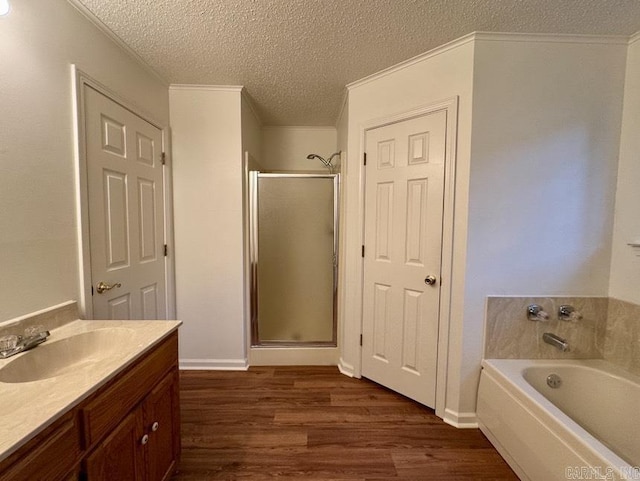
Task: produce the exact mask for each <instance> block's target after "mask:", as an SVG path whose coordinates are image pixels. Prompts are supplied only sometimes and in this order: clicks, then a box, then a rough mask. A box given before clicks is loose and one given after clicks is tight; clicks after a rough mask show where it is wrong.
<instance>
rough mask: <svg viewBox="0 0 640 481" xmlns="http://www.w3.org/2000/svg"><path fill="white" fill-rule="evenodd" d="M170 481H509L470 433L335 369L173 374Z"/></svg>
mask: <svg viewBox="0 0 640 481" xmlns="http://www.w3.org/2000/svg"><path fill="white" fill-rule="evenodd" d="M180 382H181V386H180V394H181V410H182V414H181V416H182V456H181V462H180V465H179V472H178V474H176V475H175V476H174V477H173V478H172V481H196V480H197V481H206V480H209V479H224V480H245V479H251V480H268V479H273V478H283V479H285V480H314V481H320V480H325V481H328V480H332V481H341V480H344V481H346V480H349V481H381V480H396V481H401V480H403V481H409V480H411V481H417V480H447V481H451V480H517V479H518V478H517V477H516V476H515V474H514V473H513V471H511V469H510V468H509V467H508V465H507V464H506V463H505V462H504V461H503V459H502V458H501V457H500V456H499V455H498V453H497V452H496V451H495V449H494V448H493V447H492V446H491V444H490V443H489V441H487V439H486V438H485V437H484V436H483V435H482V433H481V432H480V431H479V430H477V429H471V430H466V429H465V430H462V429H456V428H453V427H451V426H449V425H447V424H445V423H444V422H442V420H440V419H439V418H437V417H436V416H435V415H434V413H433V410H431V409H428V408H426V407H424V406H421V405H419V404H417V403H414V402H413V401H410V400H408V399H407V398H405V397H403V396H400V395H399V394H396V393H394V392H392V391H389V390H387V389H385V388H383V387H381V386H379V385H377V384H375V383H373V382H370V381H367V380H364V379H363V380H358V379H351V378H348V377H346V376H343V375H341V374H340V373H339V372H338V370H337V369H336V368H335V367H267V368H264V367H256V368H251V369H250V370H249V371H248V372H223V371H182V372H181V377H180Z"/></svg>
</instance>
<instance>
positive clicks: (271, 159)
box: [245, 126, 339, 365]
mask: <svg viewBox="0 0 640 481" xmlns="http://www.w3.org/2000/svg"><path fill="white" fill-rule="evenodd" d="M336 150H337V131H336V129H335V128H334V127H311V126H265V127H262V128H261V149H260V154H259V163H258V165H256V168H253V167H250V170H260V171H262V172H280V173H300V172H305V173H309V172H312V173H321V174H325V173H327V169H326V168H325V167H324V166H323V165H322V163H321V162H320V161H318V160H309V159H307V155H309V154H310V153H317V154H319V155H321V156H322V157H325V158H327V157H329V155H331V154H332V153H333V152H335V151H336ZM334 164H336V163H335V162H334ZM338 169H339V163H337V164H336V169H335V170H334V171H335V172H338ZM247 227H248V224H247ZM247 232H248V230H247ZM246 259H248V257H247V258H246ZM246 280H247V282H246V289H247V295H248V294H249V292H250V291H249V287H250V285H249V276H248V270H247V277H246ZM245 312H246V315H247V324H246V326H247V329H250V315H251V312H250V305H249V302H248V298H247V303H246V310H245ZM304 321H305V319H304V318H301V319H300V322H304ZM303 329H304V327H303ZM247 332H250V330H249V331H247ZM247 338H249V336H247ZM247 342H248V347H247V349H248V353H249V364H251V365H274V364H337V362H338V349H337V348H326V347H282V348H279V347H264V348H263V347H251V345H250V339H247Z"/></svg>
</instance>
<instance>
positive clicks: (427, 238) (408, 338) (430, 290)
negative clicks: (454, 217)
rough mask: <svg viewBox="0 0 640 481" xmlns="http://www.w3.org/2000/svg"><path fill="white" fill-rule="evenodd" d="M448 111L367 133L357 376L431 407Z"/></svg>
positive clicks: (435, 354)
mask: <svg viewBox="0 0 640 481" xmlns="http://www.w3.org/2000/svg"><path fill="white" fill-rule="evenodd" d="M446 128H447V112H446V110H440V111H437V112H434V113H429V114H427V115H423V116H420V117H417V118H413V119H409V120H405V121H402V122H397V123H393V124H390V125H386V126H383V127H379V128H375V129H372V130H369V131H367V133H366V154H367V165H366V188H365V256H364V283H363V302H364V305H363V351H362V375H363V376H365V377H367V378H369V379H372V380H373V381H376V382H378V383H380V384H382V385H384V386H386V387H389V388H390V389H393V390H395V391H397V392H399V393H401V394H404V395H405V396H407V397H410V398H412V399H414V400H416V401H418V402H420V403H422V404H425V405H427V406H430V407H434V406H435V392H436V362H437V346H438V311H439V300H440V279H439V278H440V271H441V258H442V218H443V200H444V172H445V170H444V168H445V146H446V134H447V132H446Z"/></svg>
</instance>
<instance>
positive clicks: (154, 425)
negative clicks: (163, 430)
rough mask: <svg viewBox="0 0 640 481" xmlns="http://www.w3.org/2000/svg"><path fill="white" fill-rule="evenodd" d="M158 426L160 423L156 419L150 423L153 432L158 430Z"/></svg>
mask: <svg viewBox="0 0 640 481" xmlns="http://www.w3.org/2000/svg"><path fill="white" fill-rule="evenodd" d="M159 427H160V424H158V421H156V422H155V423H153V424H152V425H151V430H152V431H154V432H155V431H157V430H158V428H159Z"/></svg>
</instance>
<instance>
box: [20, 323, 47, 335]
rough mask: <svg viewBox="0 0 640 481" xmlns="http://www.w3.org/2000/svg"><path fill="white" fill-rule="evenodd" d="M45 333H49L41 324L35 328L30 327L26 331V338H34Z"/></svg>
mask: <svg viewBox="0 0 640 481" xmlns="http://www.w3.org/2000/svg"><path fill="white" fill-rule="evenodd" d="M43 332H47V330H46V329H45V327H44V326H42V325H40V324H36V325H34V326H29V327H27V328H26V329H25V330H24V337H34V336H37V335H38V334H42V333H43Z"/></svg>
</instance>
